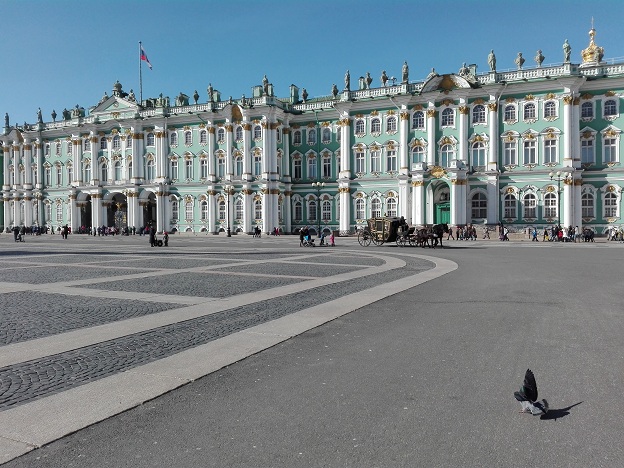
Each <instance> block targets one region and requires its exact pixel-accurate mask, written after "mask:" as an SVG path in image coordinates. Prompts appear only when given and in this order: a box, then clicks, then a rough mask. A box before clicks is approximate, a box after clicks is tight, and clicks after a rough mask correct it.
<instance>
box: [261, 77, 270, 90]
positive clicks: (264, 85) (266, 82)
mask: <svg viewBox="0 0 624 468" xmlns="http://www.w3.org/2000/svg"><path fill="white" fill-rule="evenodd" d="M262 89H263V90H264V94H269V79H268V78H267V76H266V75H264V77H263V78H262Z"/></svg>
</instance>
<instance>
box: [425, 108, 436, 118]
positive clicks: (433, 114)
mask: <svg viewBox="0 0 624 468" xmlns="http://www.w3.org/2000/svg"><path fill="white" fill-rule="evenodd" d="M437 114H438V111H436V110H435V109H427V117H429V118H435V117H436V115H437Z"/></svg>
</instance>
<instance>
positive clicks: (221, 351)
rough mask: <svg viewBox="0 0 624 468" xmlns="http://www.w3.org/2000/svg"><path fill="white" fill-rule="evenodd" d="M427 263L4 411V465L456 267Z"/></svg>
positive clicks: (0, 423)
mask: <svg viewBox="0 0 624 468" xmlns="http://www.w3.org/2000/svg"><path fill="white" fill-rule="evenodd" d="M403 255H406V256H407V255H409V256H411V257H416V258H420V259H424V260H428V261H430V262H432V263H434V264H435V265H436V266H435V268H433V269H431V270H427V271H425V272H421V273H417V274H415V275H411V276H408V277H406V278H403V279H400V280H397V281H393V282H390V283H384V284H382V285H379V286H376V287H373V288H370V289H368V290H367V291H365V292H364V293H363V292H358V293H355V294H349V295H347V296H344V297H341V298H339V299H335V300H333V301H330V302H327V303H324V304H322V305H319V306H314V307H310V308H309V309H305V310H302V311H299V312H295V313H293V314H290V315H288V316H285V317H282V318H280V319H276V320H273V321H271V322H267V323H264V324H261V325H258V326H256V327H252V328H249V329H247V330H245V331H241V332H238V333H235V334H232V335H229V336H227V337H225V338H222V339H219V340H216V341H213V342H210V343H208V344H205V345H201V346H198V347H196V348H193V349H190V350H187V351H183V352H181V353H178V354H176V355H173V356H171V357H168V358H165V359H161V360H159V361H156V362H153V363H150V364H147V365H144V366H140V367H136V368H134V369H132V370H131V371H127V372H123V373H120V374H116V375H113V376H111V377H107V378H104V379H101V380H98V381H96V382H93V383H90V384H87V385H83V386H80V387H77V388H73V389H71V390H67V391H65V392H62V393H59V394H56V395H52V396H49V397H46V398H42V399H41V400H36V401H33V402H31V403H27V404H25V405H21V406H18V407H16V408H13V409H9V410H6V411H3V412H0V463H5V462H7V461H9V460H11V459H13V458H15V457H17V456H19V455H22V454H24V453H27V452H29V451H30V450H32V449H34V448H37V447H40V446H42V445H45V444H48V443H50V442H52V441H54V440H57V439H59V438H61V437H63V436H65V435H67V434H70V433H72V432H75V431H78V430H80V429H82V428H84V427H86V426H89V425H91V424H95V423H97V422H99V421H102V420H104V419H107V418H109V417H111V416H114V415H116V414H119V413H121V412H123V411H126V410H128V409H130V408H133V407H135V406H138V405H140V404H142V403H144V402H145V401H148V400H150V399H153V398H155V397H157V396H159V395H162V394H164V393H167V392H169V391H171V390H173V389H175V388H178V387H180V386H182V385H185V384H186V383H188V382H191V381H193V380H195V379H198V378H200V377H203V376H205V375H207V374H210V373H211V372H214V371H217V370H219V369H221V368H223V367H224V366H227V365H231V364H233V363H235V362H237V361H240V360H241V359H244V358H246V357H248V356H250V355H252V354H255V353H258V352H260V351H262V350H265V349H267V348H270V347H271V346H275V345H276V344H278V343H281V342H283V341H286V340H288V339H290V338H291V337H293V336H296V335H299V334H301V333H303V332H305V331H307V330H310V329H312V328H315V327H317V326H319V325H322V324H324V323H326V322H329V321H331V320H334V319H336V318H338V317H340V316H342V315H345V314H347V313H349V312H353V311H355V310H357V309H359V308H361V307H363V306H365V305H368V304H370V303H372V302H375V301H378V300H380V299H383V298H385V297H388V296H391V295H393V294H396V293H398V292H401V291H405V290H406V289H409V288H412V287H415V286H418V285H420V284H422V283H425V282H427V281H430V280H432V279H435V278H438V277H440V276H442V275H445V274H447V273H450V272H451V271H453V270H455V269H457V264H456V263H455V262H452V261H450V260H444V259H439V258H433V257H428V256H424V255H415V254H408V253H406V254H403Z"/></svg>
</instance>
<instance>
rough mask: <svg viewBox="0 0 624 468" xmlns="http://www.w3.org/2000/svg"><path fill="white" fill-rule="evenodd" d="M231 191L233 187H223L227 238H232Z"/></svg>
mask: <svg viewBox="0 0 624 468" xmlns="http://www.w3.org/2000/svg"><path fill="white" fill-rule="evenodd" d="M233 190H234V187H232V186H231V185H226V186H225V194H226V195H227V234H226V236H227V237H232V231H231V229H230V195H231V194H232V191H233Z"/></svg>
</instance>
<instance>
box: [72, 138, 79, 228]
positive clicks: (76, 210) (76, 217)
mask: <svg viewBox="0 0 624 468" xmlns="http://www.w3.org/2000/svg"><path fill="white" fill-rule="evenodd" d="M74 148H75V147H74ZM69 210H70V212H71V219H70V222H69V226H70V227H71V231H72V232H74V233H75V232H78V228H79V227H80V216H79V214H80V209H79V208H78V204H77V203H76V193H70V194H69Z"/></svg>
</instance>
